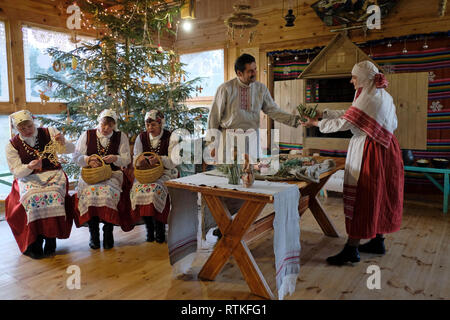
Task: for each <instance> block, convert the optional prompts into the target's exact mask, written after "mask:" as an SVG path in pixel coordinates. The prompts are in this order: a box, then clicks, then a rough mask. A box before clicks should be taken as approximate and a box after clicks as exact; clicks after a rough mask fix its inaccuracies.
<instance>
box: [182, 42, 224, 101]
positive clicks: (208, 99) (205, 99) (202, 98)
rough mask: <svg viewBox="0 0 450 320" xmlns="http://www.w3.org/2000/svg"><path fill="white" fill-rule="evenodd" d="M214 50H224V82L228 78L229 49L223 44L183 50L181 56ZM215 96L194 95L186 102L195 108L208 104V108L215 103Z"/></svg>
mask: <svg viewBox="0 0 450 320" xmlns="http://www.w3.org/2000/svg"><path fill="white" fill-rule="evenodd" d="M214 50H223V82H225V81H226V79H228V49H227V48H225V47H223V46H215V47H211V48H208V49H206V48H201V49H194V50H183V51H182V52H179V56H180V57H181V55H183V54H193V53H201V52H206V51H214ZM213 100H214V96H204V97H193V98H189V99H186V101H185V103H186V105H187V106H188V107H189V108H195V107H197V106H204V105H208V108H209V109H210V108H211V105H212V103H213Z"/></svg>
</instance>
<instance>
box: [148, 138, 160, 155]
mask: <svg viewBox="0 0 450 320" xmlns="http://www.w3.org/2000/svg"><path fill="white" fill-rule="evenodd" d="M160 149H161V139H159V140H158V145H157V146H156V148H153V146H152V141H151V140H150V152H154V153H156V154H159V150H160Z"/></svg>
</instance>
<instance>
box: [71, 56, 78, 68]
mask: <svg viewBox="0 0 450 320" xmlns="http://www.w3.org/2000/svg"><path fill="white" fill-rule="evenodd" d="M77 66H78V60H77V58H75V56H73V57H72V69H73V70H75V69H76V68H77Z"/></svg>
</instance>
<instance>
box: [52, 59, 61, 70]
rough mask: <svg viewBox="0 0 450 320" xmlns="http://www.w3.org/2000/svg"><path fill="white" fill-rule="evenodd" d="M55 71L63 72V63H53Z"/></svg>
mask: <svg viewBox="0 0 450 320" xmlns="http://www.w3.org/2000/svg"><path fill="white" fill-rule="evenodd" d="M53 70H55V72H59V71H60V70H61V61H59V60H55V61H54V62H53Z"/></svg>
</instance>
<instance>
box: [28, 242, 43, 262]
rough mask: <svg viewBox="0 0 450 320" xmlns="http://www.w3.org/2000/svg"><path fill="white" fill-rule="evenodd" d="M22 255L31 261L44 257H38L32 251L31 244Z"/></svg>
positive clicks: (38, 255)
mask: <svg viewBox="0 0 450 320" xmlns="http://www.w3.org/2000/svg"><path fill="white" fill-rule="evenodd" d="M23 254H24V255H26V256H27V257H30V258H32V259H36V260H37V259H42V258H43V257H44V255H43V254H42V255H40V254H37V253H35V252H34V251H33V244H30V245H29V246H28V248H27V250H25V252H24V253H23Z"/></svg>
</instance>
